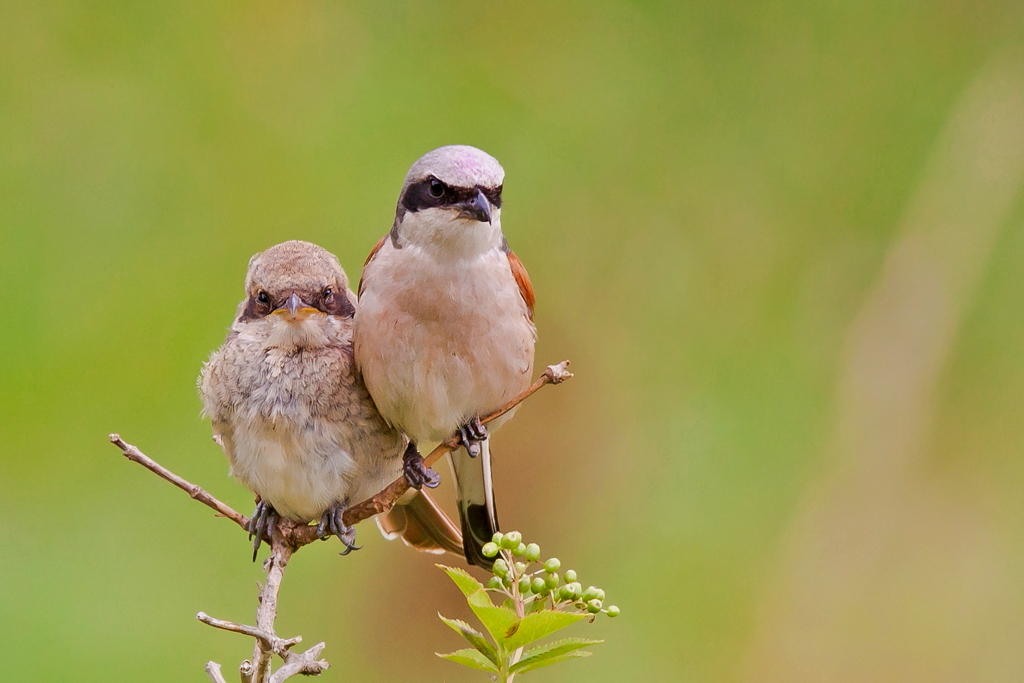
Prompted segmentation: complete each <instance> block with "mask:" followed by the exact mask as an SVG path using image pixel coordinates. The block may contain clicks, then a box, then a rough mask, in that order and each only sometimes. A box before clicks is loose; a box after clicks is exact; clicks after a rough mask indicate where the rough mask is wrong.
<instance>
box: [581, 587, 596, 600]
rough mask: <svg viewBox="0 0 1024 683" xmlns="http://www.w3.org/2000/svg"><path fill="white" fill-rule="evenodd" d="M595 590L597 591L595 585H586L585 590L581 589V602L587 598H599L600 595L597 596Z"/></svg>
mask: <svg viewBox="0 0 1024 683" xmlns="http://www.w3.org/2000/svg"><path fill="white" fill-rule="evenodd" d="M597 591H598V588H597V586H588V587H587V590H585V591H583V602H587V601H589V600H593V599H594V598H597V599H599V600H600V597H598V595H597Z"/></svg>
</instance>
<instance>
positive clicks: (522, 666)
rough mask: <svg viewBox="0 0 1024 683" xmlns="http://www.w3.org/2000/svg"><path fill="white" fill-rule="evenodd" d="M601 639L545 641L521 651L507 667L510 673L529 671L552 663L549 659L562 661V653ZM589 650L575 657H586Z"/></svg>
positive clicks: (592, 643)
mask: <svg viewBox="0 0 1024 683" xmlns="http://www.w3.org/2000/svg"><path fill="white" fill-rule="evenodd" d="M603 642H604V641H603V640H590V639H589V638H565V639H563V640H556V641H554V642H551V643H545V644H544V645H538V646H537V647H533V648H530V649H529V650H527V651H526V652H524V653H523V658H522V659H520V660H519V661H518V662H516V663H515V664H513V665H512V668H511V669H509V671H510V672H511V673H518V672H519V671H529V670H530V669H538V668H540V667H542V666H547V664H548V663H550V664H554V662H548V661H547V660H549V659H557V660H558V661H563V660H564V659H566V658H565V657H563V656H562V655H566V654H569V653H571V652H575V651H576V650H579V649H581V648H584V647H586V646H588V645H596V644H597V643H603ZM589 654H590V653H589V652H583V653H576V654H574V655H573V656H575V657H586V656H587V655H589Z"/></svg>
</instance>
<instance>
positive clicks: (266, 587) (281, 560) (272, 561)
mask: <svg viewBox="0 0 1024 683" xmlns="http://www.w3.org/2000/svg"><path fill="white" fill-rule="evenodd" d="M568 365H569V361H564V362H562V363H559V364H558V365H549V366H548V367H547V368H546V369H545V371H544V374H543V375H541V376H540V377H539V378H538V379H537V380H536V381H535V382H534V383H533V384H532V385H530V387H529V388H527V389H526V390H525V391H523V392H522V393H521V394H519V395H518V396H516V397H515V398H513V399H512V400H511V401H509V402H508V403H507V404H505V405H504V406H502V407H501V408H499V409H498V410H496V411H494V412H492V413H491V414H489V415H486V416H484V417H481V418H480V422H481V423H482V424H486V423H488V422H490V421H491V420H494V419H496V418H498V417H500V416H502V415H504V414H505V413H507V412H508V411H509V410H511V409H512V408H514V407H516V406H517V405H519V404H520V403H522V402H523V401H524V400H526V399H527V398H529V397H530V396H532V395H533V394H534V393H535V392H537V391H538V390H539V389H540V388H541V387H543V386H545V385H546V384H561V383H562V382H564V381H565V380H567V379H569V378H570V377H572V373H571V372H569V371H568V369H567V366H568ZM460 439H461V436H460V435H459V434H458V433H455V434H453V435H452V436H451V437H449V438H448V439H446V440H445V441H444V442H443V443H442V444H441V445H439V446H438V447H437V448H435V449H434V450H433V451H431V453H430V454H429V455H427V456H426V457H425V458H424V462H425V463H426V464H427V465H428V466H429V465H431V464H433V463H434V462H436V461H437V460H438V459H439V458H441V456H443V455H444V454H445V453H447V452H449V451H451V450H454V449H456V448H458V447H459V446H460V445H461V443H462V442H461V440H460ZM110 442H111V443H113V444H114V445H115V446H117V447H118V448H119V449H121V452H122V454H123V455H124V456H125V457H126V458H127V459H128V460H131V461H132V462H135V463H138V464H140V465H142V466H143V467H145V468H146V469H148V470H149V471H151V472H153V473H154V474H156V475H157V476H159V477H161V478H162V479H164V480H166V481H168V482H170V483H172V484H174V485H175V486H177V487H178V488H180V489H181V490H183V491H185V492H186V493H187V494H189V496H190V497H191V498H192V499H194V500H197V501H199V502H200V503H202V504H203V505H206V506H207V507H209V508H210V509H212V510H214V511H215V512H216V513H217V515H218V516H220V517H225V518H227V519H230V520H231V521H233V522H234V523H235V524H236V525H238V526H239V527H241V529H242V530H243V531H245V532H246V533H248V531H249V529H250V525H251V520H250V518H249V517H246V516H245V515H243V514H241V513H239V512H237V511H236V510H234V509H233V508H232V507H231V506H229V505H227V504H225V503H223V502H222V501H220V500H218V499H217V498H216V497H214V496H213V495H211V494H210V493H208V492H207V491H206V490H204V489H203V488H202V487H200V486H197V485H195V484H192V483H190V482H189V481H187V480H185V479H183V478H182V477H180V476H178V475H177V474H175V473H174V472H172V471H170V470H169V469H167V468H166V467H164V466H162V465H160V464H159V463H158V462H156V461H155V460H153V459H152V458H150V457H148V456H147V455H146V454H145V453H143V452H142V451H141V450H139V449H138V448H137V447H135V446H133V445H132V444H130V443H128V442H126V441H124V440H123V439H122V438H121V437H120V436H119V435H118V434H111V435H110ZM408 488H409V485H408V483H407V482H406V481H405V478H404V477H398V478H397V479H396V480H395V481H393V482H391V484H389V485H388V486H387V487H386V488H384V490H383V491H380V492H379V493H377V494H376V495H374V496H372V497H370V498H369V499H367V500H364V501H362V502H360V503H357V504H355V505H352V506H350V507H348V508H347V509H346V510H345V511H344V514H343V515H342V519H343V524H344V525H345V526H346V527H349V526H351V525H354V524H358V523H359V522H361V521H363V520H365V519H369V518H370V517H373V516H374V515H378V514H380V513H383V512H387V511H389V510H391V508H392V507H394V505H395V503H396V502H397V501H398V499H399V498H401V496H402V494H404V493H405V492H406V491H407V490H408ZM266 531H267V533H268V534H269V537H270V542H269V545H270V556H269V557H268V558H267V560H266V561H265V562H264V564H263V569H264V571H265V572H266V575H267V576H266V581H265V583H264V584H263V585H262V586H261V588H260V593H259V599H258V603H259V604H258V607H257V611H256V625H255V626H248V625H245V624H239V623H235V622H231V621H224V620H221V619H216V618H214V617H211V616H209V615H207V614H206V613H204V612H200V613H199V614H197V615H196V617H197V618H198V619H199V620H200V621H202V622H203V623H204V624H208V625H210V626H213V627H214V628H219V629H222V630H226V631H233V632H235V633H241V634H242V635H245V636H248V637H250V638H253V639H254V640H255V648H254V651H253V656H252V658H251V659H246V660H245V661H243V662H242V664H241V666H239V673H240V674H241V680H242V681H243V682H244V683H280V682H281V681H284V680H285V679H287V678H290V677H292V676H295V675H298V674H302V675H306V676H309V675H318V674H320V673H321V672H322V671H323V670H324V669H326V668H327V667H328V663H327V661H325V660H323V659H320V653H321V652H322V651H323V649H324V647H325V645H324V643H318V644H316V645H314V646H313V647H311V648H309V649H308V650H306V651H305V652H302V653H297V652H293V651H292V648H293V647H294V646H295V645H297V644H298V643H299V642H300V641H301V640H302V638H301V636H296V637H294V638H287V639H286V638H281V637H280V636H278V635H277V633H276V632H275V631H274V622H275V620H276V619H277V596H278V592H279V591H280V588H281V582H282V580H283V578H284V570H285V568H286V567H287V566H288V562H289V561H290V560H291V557H292V555H293V554H294V553H295V552H296V551H297V550H299V549H300V548H302V547H303V546H305V545H308V544H310V543H312V542H314V541H316V540H318V538H319V537H318V534H317V531H318V530H317V525H316V524H313V525H309V524H300V523H296V522H291V521H288V520H285V519H277V520H276V523H275V524H273V525H270V528H268V529H267V530H266ZM321 535H330V533H329V532H328V533H327V534H324V532H323V530H322V529H321ZM488 545H490V544H488ZM485 547H486V546H485ZM517 548H518V545H517ZM489 550H490V548H488V551H489ZM498 553H499V550H498V549H497V546H495V549H494V554H493V555H491V557H495V556H497V554H498ZM495 564H496V565H497V566H500V565H499V563H498V562H496V563H495ZM512 571H513V572H514V571H518V570H517V569H516V567H515V565H514V564H513V567H512ZM513 575H514V576H516V577H517V579H518V578H521V577H520V575H519V574H513ZM466 576H467V577H468V576H469V575H468V574H466ZM470 580H472V581H474V582H475V580H474V579H472V578H471V577H470ZM485 597H486V596H485ZM520 597H521V598H522V594H520ZM581 597H582V594H581ZM577 602H578V601H577ZM528 603H529V604H532V601H530V600H526V601H525V602H522V603H521V606H522V607H523V609H524V610H525V609H526V605H527V604H528ZM559 604H560V605H561V607H560V608H559V609H560V610H561V611H560V614H565V615H568V616H572V620H573V621H575V620H577V616H573V615H570V613H569V612H567V611H566V607H567V605H568V603H566V602H565V601H564V600H560V603H559ZM573 604H575V603H573ZM495 609H504V608H495ZM606 611H607V612H608V613H609V614H611V608H608V609H607V610H606ZM518 614H519V615H520V617H525V616H526V612H525V611H523V612H520V613H518ZM583 616H586V614H585V613H580V614H579V615H578V618H582V617H583ZM517 618H518V617H517ZM559 618H564V617H559ZM523 622H524V623H525V618H524V619H523ZM566 625H567V624H566ZM551 632H552V631H550V630H549V631H547V633H551ZM524 633H525V631H524ZM543 635H546V634H543ZM543 635H540V636H535V637H534V638H532V639H531V640H533V639H536V638H537V637H543ZM275 655H276V656H277V657H278V658H280V659H281V660H282V662H283V663H282V664H281V665H280V666H279V667H278V668H277V669H276V670H274V669H273V666H272V665H273V659H274V656H275ZM574 656H579V655H574ZM521 661H522V660H521V659H520V660H517V663H518V662H521ZM522 670H523V668H522V667H520V669H517V671H522ZM206 673H207V675H208V676H209V677H210V678H211V679H212V680H213V681H214V683H225V678H224V675H223V674H222V672H221V667H220V665H219V664H217V663H216V662H209V663H208V664H207V665H206ZM512 675H514V673H513V674H512ZM505 680H511V676H509V677H508V678H506V679H505Z"/></svg>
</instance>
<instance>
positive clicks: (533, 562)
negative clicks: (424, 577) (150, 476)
mask: <svg viewBox="0 0 1024 683" xmlns="http://www.w3.org/2000/svg"><path fill="white" fill-rule="evenodd" d="M483 554H484V555H485V556H486V557H498V556H499V555H500V557H498V559H496V560H495V561H494V566H493V567H492V568H491V571H492V572H493V574H494V576H492V577H491V579H490V580H489V581H488V582H487V585H486V586H484V585H483V584H481V583H480V582H479V581H477V580H476V579H474V578H473V577H472V576H470V575H469V574H468V573H466V572H465V571H463V570H462V569H457V568H455V567H446V566H444V565H440V564H439V565H437V566H438V567H440V568H441V569H443V570H444V571H445V572H446V573H447V574H448V576H449V577H451V580H452V581H454V582H455V585H456V586H458V587H459V590H461V591H462V594H463V595H464V596H465V597H466V602H467V603H469V608H470V609H471V610H472V611H473V614H474V615H476V618H477V619H479V620H480V623H481V624H483V626H484V629H485V630H486V631H487V633H488V635H490V640H488V638H487V637H486V636H484V634H483V633H482V632H480V631H478V630H476V629H475V628H473V627H472V626H470V625H469V624H467V623H466V622H464V621H460V620H458V619H447V618H445V617H441V620H442V621H443V622H444V623H446V624H448V626H450V627H451V628H452V630H454V631H455V632H456V633H458V634H459V635H460V636H462V637H463V638H465V639H466V640H467V641H468V642H469V644H470V645H472V646H473V647H472V648H466V649H463V650H457V651H455V652H450V653H448V654H444V655H442V654H438V657H442V658H444V659H447V660H449V661H452V662H455V663H457V664H462V665H463V666H468V667H470V668H472V669H480V670H482V671H486V672H488V673H489V674H491V675H492V676H497V678H498V680H499V681H500V682H501V683H508V682H509V681H512V679H513V678H514V677H515V676H516V675H517V674H524V673H526V672H528V671H533V670H534V669H539V668H541V667H544V666H550V665H551V664H557V663H559V662H564V661H567V660H569V659H576V658H579V657H586V656H588V655H590V654H591V653H590V652H588V651H587V650H584V649H583V648H585V647H587V646H588V645H595V644H597V643H600V642H602V641H600V640H589V639H587V638H563V639H561V640H555V641H551V642H547V643H541V644H539V645H533V644H534V643H536V642H537V641H539V640H541V639H543V638H547V637H548V636H550V635H553V634H554V633H556V632H557V631H561V630H562V629H563V628H566V627H567V626H570V625H572V624H574V623H576V622H577V621H580V620H581V619H584V618H586V617H588V616H589V617H590V620H591V621H593V620H594V619H595V618H597V616H598V615H600V614H606V615H608V616H609V617H617V616H619V608H618V607H616V606H615V605H609V606H608V607H605V606H604V599H605V594H604V591H603V590H602V589H600V588H597V587H596V586H590V587H589V588H587V589H586V590H584V589H583V587H582V584H580V582H579V581H578V577H577V576H576V572H575V571H574V570H572V569H567V570H566V571H565V573H564V575H563V576H561V577H559V575H558V570H559V568H560V567H561V562H559V560H558V558H555V557H552V558H550V559H548V560H545V561H544V562H541V561H540V546H539V545H537V544H536V543H529V544H526V543H524V542H523V537H522V534H520V533H519V532H518V531H510V532H508V533H507V534H502V533H500V532H499V533H496V534H494V538H493V539H492V541H491V542H490V543H487V544H486V545H484V548H483ZM492 595H494V596H496V597H498V598H499V599H501V600H502V602H501V604H500V605H495V604H494V602H493V600H492V599H491V596H492ZM438 616H440V615H438ZM531 645H532V647H531ZM526 648H529V649H526Z"/></svg>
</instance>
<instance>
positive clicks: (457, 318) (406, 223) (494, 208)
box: [355, 145, 536, 567]
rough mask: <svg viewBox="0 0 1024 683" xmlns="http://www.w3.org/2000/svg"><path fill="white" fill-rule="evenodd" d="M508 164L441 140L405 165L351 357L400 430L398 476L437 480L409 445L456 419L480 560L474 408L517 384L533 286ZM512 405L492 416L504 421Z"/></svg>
mask: <svg viewBox="0 0 1024 683" xmlns="http://www.w3.org/2000/svg"><path fill="white" fill-rule="evenodd" d="M504 175H505V172H504V170H503V169H502V167H501V164H499V163H498V162H497V160H495V159H494V158H493V157H491V156H490V155H489V154H487V153H485V152H483V151H481V150H479V149H476V148H474V147H468V146H464V145H452V146H448V147H441V148H439V149H435V150H433V151H432V152H428V153H427V154H425V155H423V156H422V157H421V158H420V159H419V160H418V161H417V162H416V163H414V164H413V165H412V167H411V168H410V169H409V173H408V174H407V175H406V177H405V183H404V184H403V185H402V191H401V193H400V194H399V198H398V206H397V209H396V211H395V221H394V224H393V225H392V227H391V231H390V233H389V234H387V235H385V236H384V237H383V238H382V239H381V240H380V242H379V243H378V244H377V246H376V247H374V249H373V251H372V252H371V253H370V255H369V257H368V258H367V260H366V264H365V266H364V267H363V275H362V279H361V281H360V285H359V311H358V312H357V313H356V317H355V357H356V363H357V364H358V365H359V368H360V370H361V371H362V373H363V377H364V379H365V381H366V386H367V388H368V389H369V390H370V395H371V396H372V397H373V400H374V402H375V403H376V404H377V408H378V409H379V410H380V413H381V415H382V416H383V417H384V419H385V420H387V421H388V423H389V424H392V425H394V426H396V427H398V428H399V429H401V430H402V431H403V432H404V433H405V434H406V435H407V436H408V437H409V440H410V441H409V445H408V447H407V449H406V451H405V454H404V457H403V466H404V469H405V476H406V479H407V481H408V482H409V483H410V484H411V485H413V486H415V487H417V488H419V487H421V486H423V485H426V486H428V487H433V486H436V485H437V483H438V481H439V477H438V475H437V473H436V472H434V471H433V470H431V469H428V468H426V467H424V465H423V459H422V457H421V455H420V453H419V451H418V447H423V446H425V445H427V444H434V443H438V442H440V441H441V440H443V439H445V438H447V437H448V436H450V435H451V434H452V433H453V432H455V431H456V430H458V432H459V434H460V435H461V440H462V443H463V445H464V446H465V452H463V451H462V450H461V449H460V450H459V451H457V452H455V453H453V454H452V469H453V471H454V473H455V478H456V485H457V492H458V505H459V517H460V520H461V525H462V537H463V549H464V551H465V555H466V559H467V560H469V562H471V563H472V564H475V565H478V566H481V567H489V566H490V565H491V564H493V560H492V559H489V558H486V557H484V556H483V554H482V552H481V549H482V547H483V544H484V543H486V542H488V541H489V540H490V539H491V536H492V535H493V533H494V532H495V531H497V529H498V519H497V512H496V511H495V505H494V491H493V485H492V481H491V456H490V449H489V446H488V441H487V436H488V432H487V429H485V428H484V427H483V425H481V423H480V419H479V418H480V416H481V415H485V414H486V413H488V412H489V411H491V410H493V409H495V408H498V407H499V406H501V405H502V404H504V403H505V402H506V401H508V400H509V399H511V398H513V397H514V396H515V395H517V394H518V393H520V392H521V391H522V390H524V389H525V388H526V387H527V386H528V385H529V383H530V376H531V373H532V371H533V353H534V342H535V338H536V330H535V328H534V325H533V306H534V295H533V288H532V286H531V284H530V279H529V276H528V275H527V274H526V269H525V268H524V267H523V264H522V263H521V262H520V261H519V259H518V258H517V257H516V255H515V254H514V253H512V251H511V249H509V246H508V242H507V241H506V240H505V236H504V234H502V230H501V205H502V199H501V192H502V184H503V182H504ZM509 417H511V413H508V414H506V415H505V416H503V417H502V418H500V419H498V420H495V421H494V422H492V423H490V429H491V430H492V431H493V430H494V429H496V428H498V427H499V426H501V424H502V423H503V422H505V421H506V420H507V419H508V418H509Z"/></svg>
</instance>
